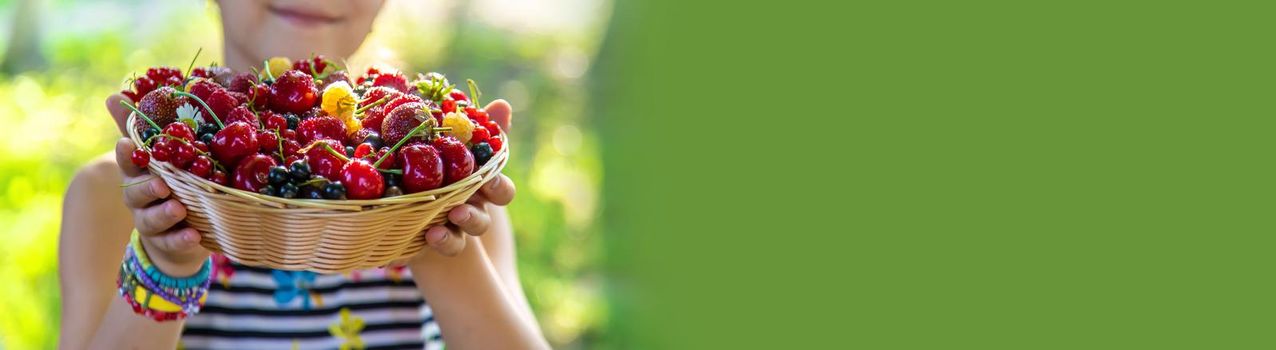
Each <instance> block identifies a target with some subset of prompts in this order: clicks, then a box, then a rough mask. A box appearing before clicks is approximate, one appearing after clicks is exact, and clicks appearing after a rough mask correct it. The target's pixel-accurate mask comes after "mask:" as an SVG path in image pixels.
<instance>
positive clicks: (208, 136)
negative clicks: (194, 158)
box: [199, 134, 213, 145]
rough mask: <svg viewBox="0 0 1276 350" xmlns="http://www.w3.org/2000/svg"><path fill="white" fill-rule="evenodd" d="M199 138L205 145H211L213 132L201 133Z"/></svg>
mask: <svg viewBox="0 0 1276 350" xmlns="http://www.w3.org/2000/svg"><path fill="white" fill-rule="evenodd" d="M199 140H200V141H201V142H203V143H204V144H205V145H211V144H213V134H202V135H199Z"/></svg>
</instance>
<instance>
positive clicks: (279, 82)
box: [270, 70, 319, 113]
mask: <svg viewBox="0 0 1276 350" xmlns="http://www.w3.org/2000/svg"><path fill="white" fill-rule="evenodd" d="M317 102H319V90H318V89H316V88H315V81H314V78H313V77H311V76H310V74H307V73H304V72H302V71H299V70H289V71H287V72H284V74H281V75H280V76H279V77H278V78H276V79H275V83H274V84H272V85H270V108H271V109H274V110H275V111H278V112H289V113H303V112H305V111H307V110H310V108H311V107H314V106H315V103H317Z"/></svg>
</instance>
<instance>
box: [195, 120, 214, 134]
mask: <svg viewBox="0 0 1276 350" xmlns="http://www.w3.org/2000/svg"><path fill="white" fill-rule="evenodd" d="M195 133H196V134H200V135H203V134H216V133H217V125H215V124H213V123H204V124H200V125H199V130H198V131H196V132H195Z"/></svg>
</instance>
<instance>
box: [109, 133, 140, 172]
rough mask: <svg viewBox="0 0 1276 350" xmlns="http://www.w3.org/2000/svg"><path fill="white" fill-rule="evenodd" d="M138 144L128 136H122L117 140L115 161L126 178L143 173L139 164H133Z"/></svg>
mask: <svg viewBox="0 0 1276 350" xmlns="http://www.w3.org/2000/svg"><path fill="white" fill-rule="evenodd" d="M135 149H137V146H135V145H133V141H132V140H129V138H127V137H121V138H120V139H119V140H116V141H115V163H116V164H118V165H119V167H120V172H121V173H123V174H124V178H126V179H127V178H130V177H136V176H140V175H142V173H143V172H142V169H141V168H138V167H137V165H133V150H135Z"/></svg>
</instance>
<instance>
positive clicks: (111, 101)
mask: <svg viewBox="0 0 1276 350" xmlns="http://www.w3.org/2000/svg"><path fill="white" fill-rule="evenodd" d="M120 101H124V102H130V101H129V100H128V97H125V96H124V95H120V94H114V95H111V96H109V97H107V98H106V110H107V111H108V112H110V113H111V119H114V120H115V127H116V128H119V130H120V135H124V136H128V131H126V130H128V129H127V128H126V125H125V124H128V113H129V109H128V108H126V107H124V106H122V105H120Z"/></svg>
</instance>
